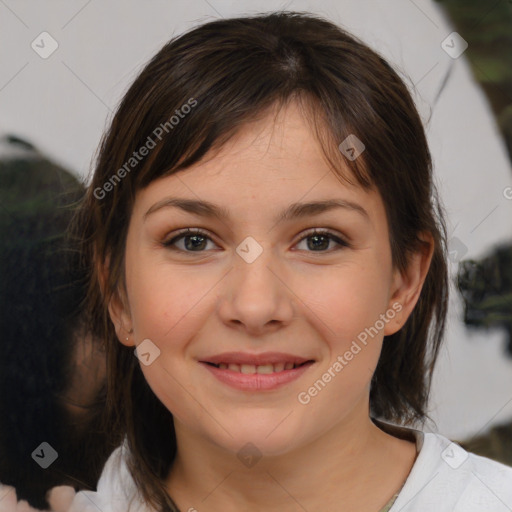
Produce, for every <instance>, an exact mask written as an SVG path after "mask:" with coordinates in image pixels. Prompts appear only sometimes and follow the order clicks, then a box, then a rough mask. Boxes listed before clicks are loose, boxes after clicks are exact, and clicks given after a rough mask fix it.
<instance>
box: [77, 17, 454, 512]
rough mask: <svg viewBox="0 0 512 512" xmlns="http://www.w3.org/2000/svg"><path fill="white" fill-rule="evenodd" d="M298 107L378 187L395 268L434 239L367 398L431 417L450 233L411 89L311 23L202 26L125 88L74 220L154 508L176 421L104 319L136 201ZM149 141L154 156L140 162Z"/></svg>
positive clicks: (364, 50)
mask: <svg viewBox="0 0 512 512" xmlns="http://www.w3.org/2000/svg"><path fill="white" fill-rule="evenodd" d="M292 100H297V101H299V103H300V104H301V105H302V107H303V108H304V109H305V110H306V111H307V113H308V114H309V115H310V117H309V119H310V121H311V126H312V129H314V133H315V134H316V136H317V139H318V140H319V142H320V143H321V145H322V148H323V150H324V152H325V155H326V157H327V158H328V160H329V161H330V162H331V163H332V165H333V169H334V170H335V171H336V173H338V175H339V176H340V178H343V179H346V180H349V177H348V176H343V175H342V173H341V171H340V169H341V168H342V166H343V165H346V166H348V167H349V168H350V170H351V171H352V173H353V176H354V177H355V179H356V180H357V182H358V183H359V184H360V185H361V186H362V187H364V188H365V189H369V188H371V187H376V189H377V190H378V191H379V193H380V195H381V197H382V199H383V202H384V205H385V208H386V213H387V220H388V224H389V227H390V245H391V251H392V259H393V264H394V265H395V266H396V267H397V268H398V269H400V270H403V269H405V268H406V266H407V262H408V257H409V256H410V254H411V253H412V252H414V251H416V250H418V249H419V248H420V244H421V243H422V242H421V240H420V238H419V236H418V235H419V234H420V232H430V233H431V234H432V237H433V239H434V243H435V249H434V254H433V258H432V262H431V265H430V268H429V272H428V275H427V277H426V280H425V283H424V286H423V289H422V292H421V295H420V298H419V300H418V303H417V305H416V307H415V309H414V311H413V313H412V314H411V315H410V317H409V319H408V320H407V322H406V324H405V325H404V327H403V328H402V329H401V330H400V331H399V332H397V333H396V334H394V335H392V336H388V337H385V339H384V345H383V349H382V354H381V357H380V360H379V363H378V366H377V368H376V371H375V374H374V376H373V380H372V386H371V392H370V407H371V412H372V415H373V416H375V417H380V418H382V419H386V420H389V421H397V422H401V423H403V424H410V423H412V422H414V421H417V420H424V419H425V417H426V411H425V408H426V406H427V400H428V396H429V389H430V381H431V376H432V371H433V367H434V363H435V360H436V358H437V354H438V351H439V347H440V343H441V340H442V335H443V332H444V326H445V316H446V308H447V294H448V277H447V265H446V228H445V224H444V220H443V212H442V208H441V206H440V204H439V200H438V198H437V192H436V188H435V184H434V183H433V180H432V162H431V156H430V152H429V148H428V145H427V140H426V137H425V132H424V128H423V125H422V122H421V119H420V117H419V115H418V112H417V110H416V108H415V106H414V102H413V100H412V98H411V96H410V93H409V92H408V90H407V87H406V85H405V84H404V82H403V81H402V80H401V79H400V77H399V76H398V74H397V72H395V71H394V70H393V69H392V67H391V66H390V65H389V64H388V63H387V62H386V61H385V60H384V59H383V58H382V57H381V56H380V55H379V54H377V53H376V52H375V51H373V50H371V49H370V48H369V47H368V46H366V45H365V44H364V43H363V42H362V41H360V40H359V39H357V38H355V37H353V36H352V35H350V34H349V33H347V32H345V31H344V30H343V29H341V28H339V27H338V26H336V25H335V24H333V23H331V22H329V21H327V20H325V19H322V18H321V17H318V16H315V15H312V14H310V13H302V12H289V11H279V12H274V13H262V14H259V15H256V16H252V17H241V18H232V19H222V20H215V21H211V22H208V23H205V24H203V25H201V26H199V27H196V28H194V29H192V30H190V31H189V32H187V33H185V34H183V35H181V36H179V37H177V38H175V39H173V40H171V41H170V42H168V43H167V44H166V45H165V46H164V47H163V48H162V49H161V50H160V51H159V52H158V53H157V54H156V55H155V56H154V57H153V58H152V59H151V61H150V62H149V63H148V64H147V65H146V66H145V67H144V69H143V70H142V72H141V73H140V74H139V76H138V77H137V79H136V80H135V81H134V83H133V84H132V86H131V87H130V88H129V90H128V92H127V93H126V95H125V96H124V98H123V100H122V102H121V103H120V105H119V107H118V109H117V112H116V113H115V115H114V117H113V120H112V122H111V126H110V129H109V130H108V131H107V132H106V133H105V134H104V136H103V139H102V142H101V145H100V148H99V154H98V158H97V163H96V168H95V172H94V176H93V178H92V183H91V184H90V186H89V189H88V192H87V195H86V198H85V200H84V202H83V207H82V209H81V212H80V214H79V217H78V218H77V229H78V230H79V231H80V232H81V233H82V235H83V250H84V253H83V254H84V263H85V264H86V265H88V267H89V270H90V273H91V279H90V289H89V294H88V304H87V306H88V310H89V313H90V315H91V322H92V326H93V328H94V329H95V333H96V335H97V336H99V337H101V338H102V339H103V340H104V342H105V345H106V347H105V348H106V352H107V364H108V382H107V385H108V395H107V413H108V417H109V421H110V424H111V425H112V432H113V436H115V437H116V438H117V440H118V441H119V442H120V441H121V440H122V439H123V438H124V437H125V436H126V438H127V442H128V447H129V451H130V457H131V458H130V460H129V468H130V472H131V474H132V476H133V478H134V481H135V482H136V485H137V487H138V489H140V492H141V494H142V496H143V498H144V499H145V500H147V502H148V503H149V502H151V503H152V504H153V505H154V506H156V507H157V508H158V509H159V510H171V511H173V510H177V507H176V505H175V504H174V503H173V502H172V500H171V499H170V497H169V496H168V495H167V494H166V492H165V489H164V487H163V481H164V479H165V477H166V476H167V474H168V472H169V470H170V467H171V465H172V461H173V459H174V456H175V453H176V439H175V436H174V435H173V432H174V430H173V422H172V415H171V413H170V412H169V411H168V410H167V409H166V408H165V407H164V405H163V404H162V403H161V402H160V401H159V400H158V398H157V397H156V396H155V395H154V394H153V392H152V391H151V389H150V387H149V385H148V384H147V383H146V381H145V378H144V376H143V373H142V371H141V369H140V366H139V362H138V360H137V358H136V357H134V354H133V348H129V347H126V346H124V345H122V344H121V343H119V341H118V340H117V337H116V333H115V330H114V326H113V324H112V322H111V321H110V318H109V313H108V309H107V306H108V303H109V300H110V298H111V297H112V295H113V294H115V293H121V294H122V293H125V289H124V270H123V269H124V248H125V240H126V234H127V228H128V224H129V221H130V215H131V211H132V207H133V203H134V199H135V194H136V192H137V191H138V190H140V189H142V188H144V187H146V186H147V185H148V184H149V183H151V182H152V181H153V180H155V179H157V178H160V177H162V176H167V175H170V174H173V173H175V172H177V171H179V170H181V169H186V168H187V167H189V166H191V165H193V164H194V163H196V162H198V161H199V160H200V159H201V158H202V157H203V156H204V155H205V154H206V153H207V152H208V151H209V150H210V149H212V148H220V147H221V146H222V145H223V144H224V143H225V142H226V141H227V140H229V138H230V137H231V136H232V135H233V134H235V133H236V132H237V130H238V129H239V128H240V127H241V126H242V125H243V124H244V123H247V122H248V121H251V120H254V119H257V118H260V117H263V116H264V115H265V114H266V113H267V112H268V111H269V109H270V108H271V107H273V106H276V105H277V106H280V107H282V106H284V105H286V104H287V102H290V101H292ZM185 105H189V106H190V108H188V109H185V108H184V106H185ZM177 109H180V110H177ZM187 112H188V113H187ZM181 113H183V114H184V115H183V116H182V115H181ZM178 115H179V118H181V119H179V118H178ZM172 116H174V117H175V118H176V119H177V120H178V122H177V123H176V122H175V120H173V117H172ZM164 131H165V134H164ZM157 134H158V135H160V137H158V136H157ZM349 134H354V135H356V136H357V137H358V138H359V139H361V140H362V141H363V142H364V144H365V146H366V150H365V151H364V153H362V154H361V156H360V157H359V158H357V159H355V160H353V161H352V160H351V159H348V158H345V157H344V156H343V155H342V153H341V151H340V150H339V149H338V145H339V144H340V142H341V141H343V140H344V139H345V138H346V137H347V136H348V135H349ZM157 138H158V142H157V141H156V140H155V139H157ZM150 139H151V140H152V142H153V143H154V147H153V148H152V149H151V150H150V151H148V152H147V154H146V155H145V157H144V158H140V159H139V156H138V154H137V160H135V157H134V154H135V153H134V152H136V151H137V150H138V149H139V148H141V147H143V146H146V147H149V146H150V142H149V140H150ZM139 161H140V163H139ZM105 262H108V268H107V277H106V282H105V283H104V284H103V285H102V284H101V278H100V269H101V266H102V265H103V264H104V263H105ZM135 411H136V414H135Z"/></svg>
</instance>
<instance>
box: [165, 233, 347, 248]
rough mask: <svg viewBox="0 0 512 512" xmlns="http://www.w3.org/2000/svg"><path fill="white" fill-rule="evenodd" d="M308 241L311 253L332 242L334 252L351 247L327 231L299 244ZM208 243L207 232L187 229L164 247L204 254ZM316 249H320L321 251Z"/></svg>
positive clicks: (307, 235)
mask: <svg viewBox="0 0 512 512" xmlns="http://www.w3.org/2000/svg"><path fill="white" fill-rule="evenodd" d="M182 240H183V241H184V242H185V244H184V248H183V247H178V246H177V243H178V242H181V241H182ZM307 240H311V242H312V243H307V247H308V249H311V248H313V250H312V251H311V252H326V251H324V250H322V249H326V248H327V247H328V246H329V245H330V243H331V242H335V243H336V244H337V245H338V248H336V249H334V250H339V249H340V248H341V247H350V245H349V243H348V242H346V241H345V240H342V239H341V238H339V237H338V236H336V235H334V234H333V233H331V232H330V231H325V230H313V231H310V232H309V233H307V234H306V235H305V236H304V237H302V238H301V239H300V241H299V242H298V244H300V243H301V242H303V241H307ZM207 241H210V242H212V243H214V242H213V240H212V239H211V238H210V237H209V236H208V234H207V233H206V232H205V231H202V230H200V229H194V230H193V229H186V230H185V231H182V232H181V233H180V234H179V235H178V236H175V237H174V238H172V239H170V240H168V241H165V242H163V243H162V245H163V246H165V247H168V248H170V249H172V250H179V251H182V252H204V251H203V249H205V245H206V243H207ZM316 249H320V251H318V250H316ZM329 252H332V251H329Z"/></svg>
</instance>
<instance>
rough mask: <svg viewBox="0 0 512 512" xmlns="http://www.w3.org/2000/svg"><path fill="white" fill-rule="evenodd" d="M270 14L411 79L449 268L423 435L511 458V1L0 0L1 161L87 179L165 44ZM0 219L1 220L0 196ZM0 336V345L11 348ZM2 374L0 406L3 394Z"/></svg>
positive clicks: (6, 207) (4, 207)
mask: <svg viewBox="0 0 512 512" xmlns="http://www.w3.org/2000/svg"><path fill="white" fill-rule="evenodd" d="M275 9H289V10H304V11H310V12H314V13H318V14H321V15H323V16H325V17H327V18H329V19H331V20H332V21H334V22H335V23H337V24H339V25H341V26H343V27H344V28H346V29H347V30H349V31H350V32H352V33H353V34H354V35H356V36H359V37H360V38H361V39H363V40H364V41H365V42H366V43H368V44H369V45H370V46H371V47H372V48H374V49H376V50H377V51H379V52H380V53H381V54H382V55H383V56H384V57H385V58H386V59H388V60H389V61H390V62H391V63H392V64H393V65H394V66H395V68H396V69H397V70H398V71H399V73H400V74H401V76H402V77H403V79H404V80H405V81H406V83H407V84H408V86H409V87H410V90H411V92H412V93H413V95H414V98H415V101H416V104H417V106H418V109H419V111H420V113H421V116H422V118H423V120H424V123H425V126H426V130H427V135H428V139H429V143H430V146H431V151H432V155H433V159H434V166H435V177H436V183H437V186H438V188H439V192H440V195H441V198H442V201H443V203H444V206H445V209H446V212H447V223H448V231H449V251H450V273H451V277H452V288H451V298H450V307H449V318H448V328H447V332H446V338H445V346H444V348H443V350H442V352H441V354H440V359H439V363H438V367H437V370H436V372H435V378H434V384H433V389H432V402H431V409H430V415H431V418H432V421H430V422H429V423H428V424H427V427H426V428H427V430H429V429H430V430H432V431H438V432H440V433H442V434H443V435H445V436H447V437H450V438H451V439H453V440H456V441H460V442H461V443H462V444H464V445H465V446H466V447H467V448H468V449H470V450H472V451H475V452H477V453H482V454H484V455H486V456H489V457H492V458H495V459H497V460H501V461H502V462H505V463H507V464H510V465H512V248H511V244H512V165H511V162H512V1H510V0H492V1H484V0H439V1H431V0H393V1H392V2H390V1H387V2H386V1H384V0H359V1H356V0H320V1H315V2H313V1H288V2H286V3H285V2H276V1H260V0H250V1H249V0H236V1H235V0H187V1H186V2H185V1H183V0H176V1H174V0H173V1H168V0H165V1H164V0H153V1H152V2H142V1H140V0H139V1H134V0H111V1H109V2H101V1H100V0H88V1H87V0H81V1H69V0H66V1H64V0H59V1H56V0H53V1H47V2H44V3H38V2H36V1H25V2H16V1H14V0H0V47H1V48H3V49H4V51H3V53H2V57H1V59H2V61H1V66H0V136H2V137H3V139H2V142H1V144H0V160H2V161H3V162H4V164H5V165H14V163H15V162H17V161H19V160H23V159H26V158H29V157H28V156H27V151H28V152H29V153H30V151H33V149H30V145H33V146H35V148H37V149H38V150H39V153H38V154H39V157H38V158H41V159H47V160H48V161H50V162H51V165H54V166H56V167H58V168H59V169H65V170H66V171H67V172H69V173H70V174H71V175H72V176H74V178H75V179H77V180H78V181H81V182H84V183H86V182H87V179H88V175H89V171H90V169H91V167H92V163H93V159H94V155H95V151H96V147H97V145H98V143H99V139H100V136H101V134H102V132H103V130H104V129H105V128H106V126H107V124H108V121H109V119H110V118H111V116H112V113H113V111H114V110H115V108H116V106H117V104H118V102H119V101H120V99H121V97H122V95H123V93H124V92H125V91H126V90H127V88H128V86H129V85H130V83H131V82H132V81H133V79H134V78H135V77H136V75H137V74H138V72H139V71H140V70H141V69H142V67H143V65H144V64H145V63H146V62H147V61H148V60H149V58H151V57H152V56H153V55H154V53H155V52H156V51H158V50H159V49H160V47H161V46H162V45H163V44H164V43H165V42H167V41H168V40H169V39H170V38H171V37H174V36H176V35H179V34H180V33H182V32H184V31H186V30H188V29H190V28H191V27H193V26H194V25H196V24H198V23H202V22H204V21H207V20H210V19H214V18H218V17H231V16H236V15H243V14H250V13H256V12H265V11H270V10H275ZM9 137H10V138H9ZM31 158H33V153H32V157H31ZM32 161H33V160H32ZM37 162H42V160H37V159H36V163H37ZM16 165H17V164H16ZM2 197H3V196H2ZM2 212H3V215H10V214H11V211H10V210H9V205H8V204H7V203H5V201H4V204H1V197H0V213H2ZM2 243H3V242H0V244H2ZM2 293H5V292H2ZM5 314H6V312H5V311H0V317H1V315H5ZM0 336H3V337H0V352H1V353H2V354H5V350H4V347H5V346H6V345H9V344H10V343H13V341H12V340H7V339H5V336H4V335H3V333H0ZM50 356H51V353H50V351H44V352H41V355H40V357H41V358H44V357H48V358H49V357H50ZM41 360H42V359H41ZM4 364H9V361H8V360H5V358H4ZM0 371H1V368H0ZM34 371H37V369H36V370H34ZM56 378H57V377H56ZM1 382H3V386H4V389H0V400H2V399H1V397H2V396H7V395H8V394H9V393H11V391H12V390H10V389H8V382H7V381H6V380H5V379H4V380H3V381H1ZM59 382H60V381H59ZM65 382H67V381H66V380H65V379H64V378H62V386H64V385H65ZM11 402H12V401H11ZM11 402H9V403H11ZM2 403H8V401H4V402H2ZM19 406H20V407H22V404H21V403H20V404H19ZM0 407H1V404H0ZM3 414H4V411H2V412H1V413H0V418H2V417H3ZM2 421H3V420H2V419H0V425H1V422H2ZM36 441H37V440H36V439H35V438H34V439H32V440H31V442H32V443H33V444H34V443H35V446H31V447H30V448H31V449H30V450H29V452H28V455H27V459H26V462H25V463H26V464H33V460H32V458H30V452H32V450H33V449H35V448H36V447H37V445H38V443H37V442H36ZM41 441H44V439H41ZM2 442H3V443H5V442H6V439H5V438H4V439H0V454H1V450H2V447H1V443H2ZM20 464H22V462H20ZM92 471H93V473H94V471H95V470H92ZM0 481H2V476H1V475H0Z"/></svg>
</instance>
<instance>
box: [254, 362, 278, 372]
mask: <svg viewBox="0 0 512 512" xmlns="http://www.w3.org/2000/svg"><path fill="white" fill-rule="evenodd" d="M256 373H261V374H265V373H274V366H273V365H271V364H262V365H261V366H258V367H257V368H256Z"/></svg>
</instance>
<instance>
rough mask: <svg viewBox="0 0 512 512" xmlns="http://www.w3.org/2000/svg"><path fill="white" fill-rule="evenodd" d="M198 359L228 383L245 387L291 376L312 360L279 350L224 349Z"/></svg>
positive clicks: (280, 381) (267, 385)
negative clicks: (243, 350)
mask: <svg viewBox="0 0 512 512" xmlns="http://www.w3.org/2000/svg"><path fill="white" fill-rule="evenodd" d="M199 362H200V363H202V364H204V365H205V366H206V368H209V369H210V370H211V371H212V372H213V374H214V375H215V376H217V377H218V378H220V379H221V380H223V381H224V382H226V383H228V384H232V385H235V386H236V387H241V388H246V389H256V388H258V389H263V388H266V389H270V388H275V387H277V386H278V385H279V384H284V383H286V382H289V381H291V380H294V378H295V377H296V376H298V375H299V374H301V373H302V371H303V370H305V369H306V368H307V367H309V366H311V364H313V363H314V362H315V361H314V359H308V358H305V357H301V356H297V355H294V354H286V353H282V352H265V353H262V354H250V353H247V352H225V353H223V354H217V355H215V356H209V357H205V358H204V359H201V360H199Z"/></svg>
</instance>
